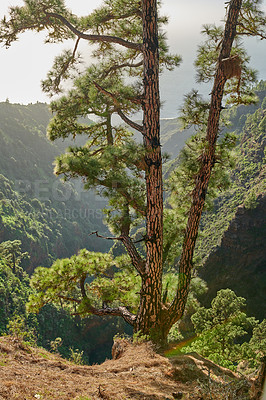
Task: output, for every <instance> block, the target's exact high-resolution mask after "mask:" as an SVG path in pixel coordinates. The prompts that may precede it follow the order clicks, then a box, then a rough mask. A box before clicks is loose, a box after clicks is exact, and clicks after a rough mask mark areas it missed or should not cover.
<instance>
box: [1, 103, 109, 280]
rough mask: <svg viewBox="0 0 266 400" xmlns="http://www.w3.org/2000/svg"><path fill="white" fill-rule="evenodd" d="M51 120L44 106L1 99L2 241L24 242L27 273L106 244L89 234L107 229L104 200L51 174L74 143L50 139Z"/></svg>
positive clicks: (100, 248)
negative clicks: (105, 225) (104, 224)
mask: <svg viewBox="0 0 266 400" xmlns="http://www.w3.org/2000/svg"><path fill="white" fill-rule="evenodd" d="M50 118H51V113H50V112H49V109H48V106H47V105H46V104H42V103H37V104H29V105H27V106H25V105H20V104H10V103H8V102H5V103H0V121H1V127H0V173H1V176H0V213H1V219H0V241H5V240H16V239H19V240H21V241H22V250H23V251H28V252H29V255H30V258H29V260H28V263H26V264H25V265H24V267H26V270H27V272H29V273H31V272H32V271H33V269H34V268H35V267H36V266H38V265H43V266H49V265H51V263H52V261H53V260H54V259H56V258H63V257H68V256H71V255H72V254H74V253H76V252H77V251H78V250H79V249H80V248H84V247H86V248H88V249H91V250H96V251H101V250H105V249H107V248H108V244H107V243H106V242H104V241H100V240H97V239H95V238H94V237H91V236H89V233H91V232H92V231H94V230H97V229H101V230H102V231H105V230H106V228H105V227H104V226H103V224H102V212H101V209H102V207H103V202H102V201H101V200H100V199H99V198H97V197H96V196H95V195H94V194H93V193H92V192H85V191H84V190H83V189H82V186H83V185H82V183H81V182H74V183H75V185H74V184H73V183H65V184H63V183H62V182H61V181H60V179H59V178H57V177H55V176H54V175H53V161H54V159H55V157H56V156H57V155H59V154H60V153H62V152H64V151H65V149H66V147H68V146H69V145H70V144H71V141H70V140H68V141H67V140H66V141H59V142H57V143H55V144H54V143H51V142H49V141H48V139H47V138H46V127H47V125H48V122H49V120H50ZM87 123H90V121H89V120H88V121H87ZM83 140H84V139H83ZM80 141H81V139H80V138H78V139H77V143H79V142H80Z"/></svg>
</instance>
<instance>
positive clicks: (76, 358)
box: [69, 348, 84, 365]
mask: <svg viewBox="0 0 266 400" xmlns="http://www.w3.org/2000/svg"><path fill="white" fill-rule="evenodd" d="M69 361H72V362H73V363H75V364H78V365H83V364H84V360H83V351H79V349H75V350H74V349H72V348H70V357H69Z"/></svg>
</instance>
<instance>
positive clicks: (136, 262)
mask: <svg viewBox="0 0 266 400" xmlns="http://www.w3.org/2000/svg"><path fill="white" fill-rule="evenodd" d="M91 235H96V236H97V237H98V238H102V239H107V240H119V241H121V242H122V243H123V245H124V246H125V248H126V250H127V253H128V255H129V257H130V259H131V262H132V265H133V266H134V267H135V268H136V270H137V271H138V273H139V274H140V275H141V276H143V275H144V273H145V260H143V258H141V256H140V255H139V253H138V251H137V249H136V247H135V245H134V243H133V242H132V240H131V238H130V237H129V236H128V235H123V234H122V235H120V236H118V237H110V236H103V235H100V234H99V233H98V231H95V232H91V233H90V234H89V236H91Z"/></svg>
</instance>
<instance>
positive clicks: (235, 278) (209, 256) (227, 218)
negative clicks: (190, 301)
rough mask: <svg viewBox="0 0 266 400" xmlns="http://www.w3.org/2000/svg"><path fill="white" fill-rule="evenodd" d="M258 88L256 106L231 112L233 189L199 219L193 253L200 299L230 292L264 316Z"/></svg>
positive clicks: (264, 109)
mask: <svg viewBox="0 0 266 400" xmlns="http://www.w3.org/2000/svg"><path fill="white" fill-rule="evenodd" d="M260 85H261V86H260V87H261V90H259V91H258V96H259V99H260V100H259V102H258V103H257V104H256V105H253V106H250V107H246V108H245V107H242V106H241V107H238V108H233V109H232V110H231V111H230V113H231V115H230V116H231V120H232V122H233V125H232V127H231V129H232V130H234V131H235V132H236V133H237V134H238V135H239V140H238V146H237V147H236V152H235V157H236V166H235V168H234V171H233V172H232V185H231V187H230V188H229V190H228V191H226V192H225V193H223V194H222V195H221V196H220V197H219V198H218V199H217V200H216V202H215V208H214V211H213V212H212V213H208V214H206V215H205V216H204V217H203V220H202V233H201V237H200V239H199V241H198V245H197V254H198V255H199V256H200V258H201V260H202V262H203V263H204V266H203V268H202V269H201V270H200V275H201V276H202V277H203V278H204V279H205V280H206V281H207V283H208V286H209V287H210V290H209V294H208V295H207V297H205V299H204V300H205V301H206V299H207V300H211V299H212V298H213V297H214V296H215V295H216V291H217V290H219V289H221V288H231V289H232V290H234V291H235V292H236V294H237V295H238V296H243V297H245V298H247V306H248V311H249V313H250V314H252V315H255V316H256V317H258V318H265V316H266V307H265V292H266V252H265V237H266V228H265V226H266V225H265V212H266V168H265V154H264V152H265V145H266V82H264V83H261V84H260ZM240 111H241V112H240Z"/></svg>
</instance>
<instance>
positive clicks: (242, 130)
mask: <svg viewBox="0 0 266 400" xmlns="http://www.w3.org/2000/svg"><path fill="white" fill-rule="evenodd" d="M264 84H265V82H263V81H261V82H260V83H259V84H258V85H257V86H256V87H255V90H256V94H257V96H258V98H259V102H258V103H257V104H256V105H252V106H248V107H245V108H244V107H241V106H240V107H232V108H231V109H230V110H229V112H228V117H229V119H230V121H231V126H230V127H229V128H227V129H228V130H229V131H233V132H234V134H235V136H236V137H237V143H236V147H235V149H234V154H233V157H234V164H235V167H234V170H232V171H231V173H230V180H231V184H230V188H229V190H227V191H225V192H224V193H223V194H220V195H219V196H218V198H217V199H216V200H215V207H214V209H213V210H208V213H205V215H204V216H203V218H202V228H201V236H200V237H199V240H198V242H197V248H196V253H197V255H198V256H199V259H200V263H203V262H204V260H205V259H206V257H207V256H208V255H209V254H210V252H211V251H212V250H213V249H214V248H215V247H216V246H217V245H219V243H220V241H221V238H222V236H223V234H224V232H225V231H226V230H227V228H228V226H229V223H230V221H231V220H232V218H233V217H234V215H235V213H236V210H237V208H238V207H239V206H240V205H244V206H245V207H246V208H247V209H253V208H254V207H256V205H257V203H258V197H259V195H260V194H261V193H264V191H265V161H264V160H265V155H264V152H263V149H264V147H265V128H264V127H263V121H264V119H265V116H264V111H263V108H262V104H263V102H264V100H265V98H266V97H265V96H266V90H265V89H263V88H264ZM260 89H261V90H260Z"/></svg>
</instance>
